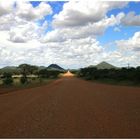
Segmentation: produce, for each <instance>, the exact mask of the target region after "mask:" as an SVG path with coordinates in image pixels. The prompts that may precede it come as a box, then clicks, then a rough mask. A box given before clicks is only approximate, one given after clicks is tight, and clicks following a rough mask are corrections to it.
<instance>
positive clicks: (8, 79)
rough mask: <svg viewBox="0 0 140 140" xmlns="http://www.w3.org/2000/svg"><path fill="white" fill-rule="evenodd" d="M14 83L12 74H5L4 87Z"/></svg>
mask: <svg viewBox="0 0 140 140" xmlns="http://www.w3.org/2000/svg"><path fill="white" fill-rule="evenodd" d="M12 83H13V78H12V74H11V73H4V74H3V84H4V85H11V84H12Z"/></svg>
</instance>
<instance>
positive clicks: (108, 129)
mask: <svg viewBox="0 0 140 140" xmlns="http://www.w3.org/2000/svg"><path fill="white" fill-rule="evenodd" d="M0 138H140V88H134V87H125V86H112V85H105V84H97V83H93V82H88V81H84V80H81V79H78V78H75V77H68V76H67V77H63V78H61V79H58V80H56V81H54V82H52V83H51V84H49V85H45V86H41V87H36V88H31V89H24V90H18V91H14V92H11V93H6V94H3V95H0Z"/></svg>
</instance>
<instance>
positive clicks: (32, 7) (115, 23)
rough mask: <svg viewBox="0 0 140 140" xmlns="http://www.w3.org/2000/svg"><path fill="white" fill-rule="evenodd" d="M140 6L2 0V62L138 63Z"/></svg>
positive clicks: (74, 65)
mask: <svg viewBox="0 0 140 140" xmlns="http://www.w3.org/2000/svg"><path fill="white" fill-rule="evenodd" d="M139 9H140V2H131V1H130V2H127V1H121V2H117V1H116V2H115V1H114V2H108V1H104V2H102V1H93V0H84V1H77V2H76V1H67V2H64V1H48V2H47V1H42V2H41V1H32V2H29V1H16V2H14V3H13V2H12V1H11V2H10V1H8V2H6V1H4V0H1V1H0V36H1V38H0V62H1V63H0V67H3V66H7V65H15V66H17V65H19V64H21V63H29V64H34V65H44V66H47V65H49V64H51V63H57V64H59V65H60V66H62V67H64V68H79V67H85V66H89V65H96V64H97V63H100V62H101V61H107V62H109V63H111V64H114V65H116V66H126V65H127V63H130V65H131V66H134V67H136V66H139V65H140V60H139V55H140V51H139V50H140V48H139V47H140V43H139V42H140V10H139ZM3 58H5V59H4V60H3Z"/></svg>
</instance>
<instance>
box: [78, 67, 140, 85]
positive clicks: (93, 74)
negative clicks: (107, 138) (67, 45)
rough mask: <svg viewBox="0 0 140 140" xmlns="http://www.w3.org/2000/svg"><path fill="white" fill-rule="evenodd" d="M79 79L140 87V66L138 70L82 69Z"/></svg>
mask: <svg viewBox="0 0 140 140" xmlns="http://www.w3.org/2000/svg"><path fill="white" fill-rule="evenodd" d="M78 77H82V78H84V79H86V80H94V81H95V80H96V81H99V82H105V83H114V84H120V85H121V84H123V85H129V84H130V85H140V66H139V67H137V68H133V67H131V68H117V69H115V68H114V69H97V68H96V67H87V68H82V69H80V71H79V73H78Z"/></svg>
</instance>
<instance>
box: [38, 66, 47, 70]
mask: <svg viewBox="0 0 140 140" xmlns="http://www.w3.org/2000/svg"><path fill="white" fill-rule="evenodd" d="M45 68H46V67H45V66H38V69H39V70H42V69H45Z"/></svg>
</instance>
